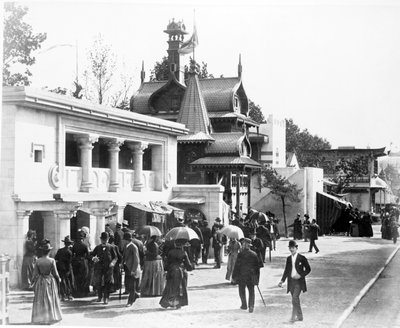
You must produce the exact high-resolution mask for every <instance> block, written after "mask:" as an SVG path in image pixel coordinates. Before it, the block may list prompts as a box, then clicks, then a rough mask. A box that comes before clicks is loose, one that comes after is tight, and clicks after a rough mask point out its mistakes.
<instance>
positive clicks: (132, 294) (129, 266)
mask: <svg viewBox="0 0 400 328" xmlns="http://www.w3.org/2000/svg"><path fill="white" fill-rule="evenodd" d="M124 238H125V239H126V240H128V244H127V245H126V246H125V248H124V252H123V256H122V263H123V265H124V270H125V292H127V293H129V296H128V304H127V305H126V306H127V307H130V306H132V304H133V303H134V302H135V301H136V299H137V298H139V293H138V292H137V288H138V286H137V284H138V283H139V278H140V259H139V250H138V248H137V247H136V245H135V244H134V243H133V242H132V234H131V233H129V232H125V234H124Z"/></svg>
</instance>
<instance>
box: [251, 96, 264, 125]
mask: <svg viewBox="0 0 400 328" xmlns="http://www.w3.org/2000/svg"><path fill="white" fill-rule="evenodd" d="M249 117H250V118H251V119H252V120H253V121H256V122H257V123H265V117H264V115H263V113H262V109H261V107H260V106H259V105H256V104H255V103H254V101H252V100H251V99H249Z"/></svg>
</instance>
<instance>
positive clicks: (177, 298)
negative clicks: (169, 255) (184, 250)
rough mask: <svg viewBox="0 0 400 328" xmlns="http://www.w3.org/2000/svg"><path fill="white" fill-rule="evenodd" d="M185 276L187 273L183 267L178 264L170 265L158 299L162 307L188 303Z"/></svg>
mask: <svg viewBox="0 0 400 328" xmlns="http://www.w3.org/2000/svg"><path fill="white" fill-rule="evenodd" d="M187 278H188V274H187V272H186V270H185V269H182V268H181V267H180V266H178V265H171V266H170V268H169V270H168V273H167V283H166V285H165V288H164V291H163V294H162V297H161V300H160V305H161V306H162V307H163V308H167V307H181V306H185V305H188V304H189V303H188V294H187Z"/></svg>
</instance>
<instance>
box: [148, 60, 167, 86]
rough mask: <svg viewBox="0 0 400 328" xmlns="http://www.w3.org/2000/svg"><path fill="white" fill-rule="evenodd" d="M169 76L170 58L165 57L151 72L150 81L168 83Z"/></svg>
mask: <svg viewBox="0 0 400 328" xmlns="http://www.w3.org/2000/svg"><path fill="white" fill-rule="evenodd" d="M168 76H169V62H168V57H167V56H164V57H163V58H162V59H161V61H159V62H156V63H155V65H154V68H153V69H152V70H151V72H150V81H151V82H154V81H166V80H168Z"/></svg>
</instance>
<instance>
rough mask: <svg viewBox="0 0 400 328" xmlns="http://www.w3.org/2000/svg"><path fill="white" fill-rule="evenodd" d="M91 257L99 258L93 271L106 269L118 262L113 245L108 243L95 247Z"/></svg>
mask: <svg viewBox="0 0 400 328" xmlns="http://www.w3.org/2000/svg"><path fill="white" fill-rule="evenodd" d="M91 255H92V256H97V257H98V258H99V261H98V262H96V263H95V264H94V269H95V270H103V269H108V268H109V266H110V263H111V262H113V263H114V264H115V263H116V262H117V260H118V257H117V253H116V251H115V248H114V245H110V244H108V243H107V244H105V245H102V244H100V245H97V246H96V247H95V248H94V250H93V252H92V254H91Z"/></svg>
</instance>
